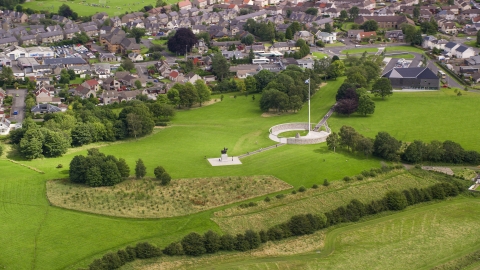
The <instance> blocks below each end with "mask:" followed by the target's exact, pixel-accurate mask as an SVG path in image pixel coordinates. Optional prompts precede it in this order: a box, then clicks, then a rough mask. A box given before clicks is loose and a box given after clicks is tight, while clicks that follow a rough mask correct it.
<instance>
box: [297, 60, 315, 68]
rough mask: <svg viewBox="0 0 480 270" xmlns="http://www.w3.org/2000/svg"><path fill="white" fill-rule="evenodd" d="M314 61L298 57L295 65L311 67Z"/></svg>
mask: <svg viewBox="0 0 480 270" xmlns="http://www.w3.org/2000/svg"><path fill="white" fill-rule="evenodd" d="M313 64H314V61H313V60H312V59H298V60H297V65H298V66H299V67H301V68H308V69H313Z"/></svg>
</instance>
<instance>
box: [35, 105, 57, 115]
mask: <svg viewBox="0 0 480 270" xmlns="http://www.w3.org/2000/svg"><path fill="white" fill-rule="evenodd" d="M31 112H32V113H33V114H46V113H57V112H61V110H60V108H59V107H57V106H54V105H52V104H37V105H36V106H34V107H32V109H31Z"/></svg>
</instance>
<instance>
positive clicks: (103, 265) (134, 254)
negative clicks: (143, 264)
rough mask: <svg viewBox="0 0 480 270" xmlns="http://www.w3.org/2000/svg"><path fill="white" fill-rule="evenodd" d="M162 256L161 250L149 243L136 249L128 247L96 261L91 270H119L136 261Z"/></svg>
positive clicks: (142, 244)
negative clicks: (118, 269)
mask: <svg viewBox="0 0 480 270" xmlns="http://www.w3.org/2000/svg"><path fill="white" fill-rule="evenodd" d="M160 256H162V251H161V250H160V248H158V247H156V246H154V245H152V244H150V243H148V242H142V243H138V244H137V245H136V246H135V247H131V246H128V247H127V248H125V249H121V250H119V251H117V252H109V253H107V254H105V255H104V256H103V257H102V258H101V259H96V260H94V261H93V263H91V264H90V266H89V269H90V270H107V269H117V268H120V267H122V266H123V265H125V264H126V263H127V262H132V261H134V260H135V259H148V258H154V257H160Z"/></svg>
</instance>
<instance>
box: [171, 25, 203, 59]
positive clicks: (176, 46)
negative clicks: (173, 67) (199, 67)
mask: <svg viewBox="0 0 480 270" xmlns="http://www.w3.org/2000/svg"><path fill="white" fill-rule="evenodd" d="M197 41H198V39H197V37H196V36H195V34H193V32H192V30H190V29H189V28H179V29H178V30H177V31H176V32H175V35H173V36H172V37H170V38H169V39H168V43H167V46H168V50H170V51H171V52H173V53H177V54H185V53H186V52H188V51H191V50H192V48H193V46H194V45H195V44H196V43H197Z"/></svg>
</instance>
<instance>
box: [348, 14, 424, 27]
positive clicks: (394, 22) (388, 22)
mask: <svg viewBox="0 0 480 270" xmlns="http://www.w3.org/2000/svg"><path fill="white" fill-rule="evenodd" d="M369 20H374V21H376V22H377V23H378V27H379V28H385V29H400V25H401V24H404V23H407V24H411V25H415V23H414V22H413V21H412V20H410V19H409V18H407V17H406V16H358V17H357V18H356V19H355V20H354V22H355V23H357V24H363V23H365V22H366V21H369Z"/></svg>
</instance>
